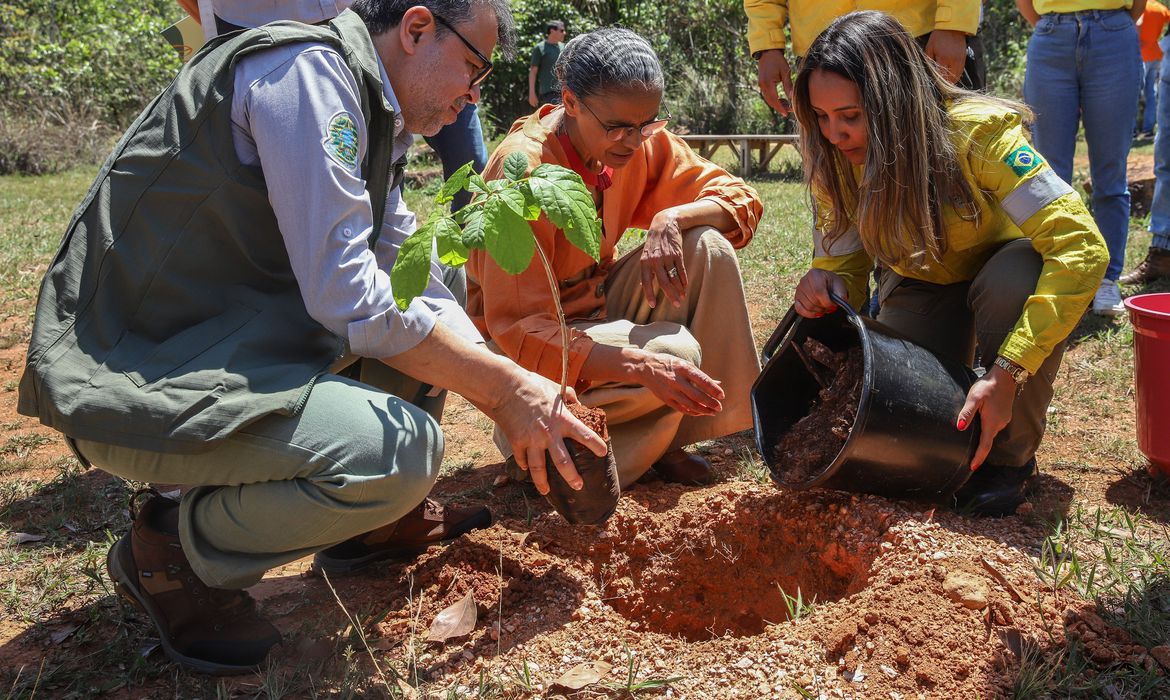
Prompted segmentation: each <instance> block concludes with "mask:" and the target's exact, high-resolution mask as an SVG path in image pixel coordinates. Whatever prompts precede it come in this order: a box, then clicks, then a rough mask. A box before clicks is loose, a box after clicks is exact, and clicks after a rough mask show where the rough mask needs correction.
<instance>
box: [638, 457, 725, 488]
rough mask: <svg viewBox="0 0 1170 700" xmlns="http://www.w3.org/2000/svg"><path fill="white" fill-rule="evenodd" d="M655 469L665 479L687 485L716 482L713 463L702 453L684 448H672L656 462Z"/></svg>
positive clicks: (703, 484) (704, 484) (702, 484)
mask: <svg viewBox="0 0 1170 700" xmlns="http://www.w3.org/2000/svg"><path fill="white" fill-rule="evenodd" d="M653 469H654V471H656V472H658V475H659V476H661V477H662V479H663V480H664V481H673V482H675V483H676V484H686V485H687V486H706V485H707V484H711V483H714V482H715V470H714V469H712V468H711V463H710V462H708V461H707V460H706V459H705V458H703V457H702V456H700V455H696V454H691V453H690V452H687V451H686V450H683V449H678V450H670V451H669V452H667V453H666V454H664V455H662V457H661V458H660V459H659V460H658V461H657V462H655V463H654V465H653Z"/></svg>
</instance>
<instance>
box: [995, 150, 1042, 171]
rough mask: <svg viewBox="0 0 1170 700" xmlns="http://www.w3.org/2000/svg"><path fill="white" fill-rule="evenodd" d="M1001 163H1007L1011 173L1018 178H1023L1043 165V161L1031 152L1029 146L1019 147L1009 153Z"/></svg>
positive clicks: (1038, 155) (1035, 153) (1037, 154)
mask: <svg viewBox="0 0 1170 700" xmlns="http://www.w3.org/2000/svg"><path fill="white" fill-rule="evenodd" d="M1003 162H1005V163H1007V164H1008V165H1009V166H1010V167H1011V169H1012V172H1014V173H1015V174H1016V175H1017V176H1019V177H1023V176H1025V175H1027V174H1028V173H1030V172H1032V171H1033V170H1035V169H1036V168H1039V167H1040V166H1041V165H1044V159H1043V158H1041V157H1040V154H1039V153H1037V152H1036V151H1033V150H1032V147H1031V146H1020V147H1019V148H1017V149H1016V150H1014V151H1012V152H1011V153H1009V154H1008V155H1007V158H1004V159H1003Z"/></svg>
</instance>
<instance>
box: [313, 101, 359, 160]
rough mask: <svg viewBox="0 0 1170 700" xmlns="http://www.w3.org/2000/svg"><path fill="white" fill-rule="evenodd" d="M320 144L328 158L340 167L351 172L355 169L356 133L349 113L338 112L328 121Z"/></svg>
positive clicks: (356, 154) (354, 124)
mask: <svg viewBox="0 0 1170 700" xmlns="http://www.w3.org/2000/svg"><path fill="white" fill-rule="evenodd" d="M321 143H322V144H323V145H324V146H325V152H326V153H328V154H329V157H330V158H332V159H333V160H335V161H337V163H338V164H339V165H341V166H344V167H346V168H349V169H350V170H353V169H354V168H356V167H357V156H358V131H357V124H356V123H355V122H354V119H353V117H352V116H351V115H350V113H349V112H338V113H337V114H335V115H333V118H332V119H330V120H329V127H328V128H327V129H326V130H325V138H324V139H322V141H321Z"/></svg>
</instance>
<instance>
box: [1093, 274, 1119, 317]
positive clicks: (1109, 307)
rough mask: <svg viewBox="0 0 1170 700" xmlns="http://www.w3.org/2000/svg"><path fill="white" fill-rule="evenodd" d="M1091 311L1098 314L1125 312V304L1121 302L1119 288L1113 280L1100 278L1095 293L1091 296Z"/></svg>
mask: <svg viewBox="0 0 1170 700" xmlns="http://www.w3.org/2000/svg"><path fill="white" fill-rule="evenodd" d="M1093 313H1095V314H1097V315H1098V316H1120V315H1121V314H1123V313H1125V304H1122V303H1121V290H1120V289H1118V288H1117V282H1114V281H1113V280H1101V286H1100V287H1097V294H1096V296H1094V297H1093Z"/></svg>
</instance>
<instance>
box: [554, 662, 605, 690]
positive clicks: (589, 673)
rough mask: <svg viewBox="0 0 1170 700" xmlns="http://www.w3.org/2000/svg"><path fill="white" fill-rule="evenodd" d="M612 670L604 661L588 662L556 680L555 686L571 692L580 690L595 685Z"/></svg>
mask: <svg viewBox="0 0 1170 700" xmlns="http://www.w3.org/2000/svg"><path fill="white" fill-rule="evenodd" d="M611 668H612V666H610V665H609V664H607V663H605V662H604V661H586V662H584V663H580V664H577V665H576V666H574V667H573V668H570V669H569V670H568V671H565V675H563V676H561V677H560V678H558V679H556V681H554V685H559V686H561V687H563V688H568V689H569V690H580V689H582V688H584V687H585V686H587V685H593V684H594V683H596V682H598V681H600V680H601V679H602V678H605V676H606V674H607V673H609V670H610V669H611Z"/></svg>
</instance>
